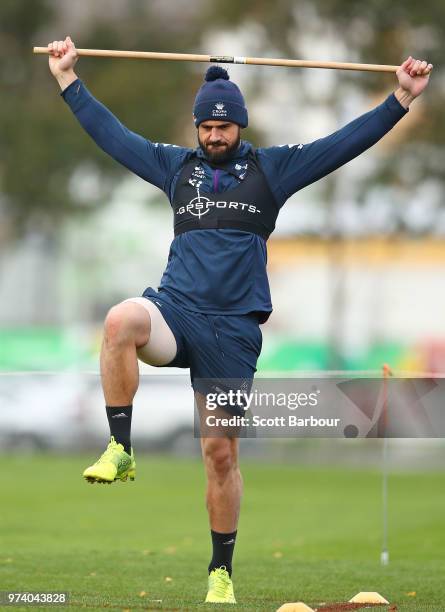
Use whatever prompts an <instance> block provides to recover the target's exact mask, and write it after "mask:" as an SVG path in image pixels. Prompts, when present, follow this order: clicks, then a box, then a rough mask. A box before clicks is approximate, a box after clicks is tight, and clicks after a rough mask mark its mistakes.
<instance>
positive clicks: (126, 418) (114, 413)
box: [105, 405, 133, 454]
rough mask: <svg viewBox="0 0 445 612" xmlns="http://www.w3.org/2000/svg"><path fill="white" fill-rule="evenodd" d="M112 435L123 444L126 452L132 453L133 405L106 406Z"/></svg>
mask: <svg viewBox="0 0 445 612" xmlns="http://www.w3.org/2000/svg"><path fill="white" fill-rule="evenodd" d="M105 408H106V410H107V418H108V424H109V425H110V436H114V439H115V440H116V442H117V443H118V444H122V446H123V447H124V450H125V452H126V453H128V454H130V453H131V440H130V435H131V413H132V412H133V406H132V405H130V406H106V407H105Z"/></svg>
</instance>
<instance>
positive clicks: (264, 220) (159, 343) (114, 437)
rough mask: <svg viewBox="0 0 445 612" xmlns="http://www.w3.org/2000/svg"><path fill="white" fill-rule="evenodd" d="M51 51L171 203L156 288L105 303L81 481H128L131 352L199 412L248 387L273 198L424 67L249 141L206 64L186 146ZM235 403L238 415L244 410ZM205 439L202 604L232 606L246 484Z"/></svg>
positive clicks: (394, 102)
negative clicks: (187, 380)
mask: <svg viewBox="0 0 445 612" xmlns="http://www.w3.org/2000/svg"><path fill="white" fill-rule="evenodd" d="M48 49H49V52H50V59H49V65H50V70H51V72H52V74H53V75H54V77H55V78H56V79H57V81H58V83H59V85H60V87H61V89H62V96H63V98H64V99H65V101H66V102H67V104H68V105H69V106H70V108H71V110H72V111H73V113H74V114H75V115H76V117H77V119H78V120H79V121H80V123H81V125H82V126H83V127H84V129H85V130H86V131H87V132H88V133H89V134H90V136H91V137H92V138H93V139H94V140H95V142H96V143H97V144H98V145H99V146H100V147H101V148H102V149H103V150H104V151H106V152H107V153H108V154H110V155H111V156H112V157H113V158H114V159H116V160H117V161H119V162H120V163H122V164H123V165H125V166H126V167H127V168H129V169H130V170H131V171H133V172H134V173H136V174H137V175H138V176H140V177H141V178H143V179H145V180H146V181H148V182H150V183H152V184H154V185H156V186H157V187H159V188H160V189H162V190H163V191H164V192H165V194H166V195H167V196H168V198H169V200H170V203H171V206H172V209H173V216H174V233H175V237H174V240H173V242H172V244H171V246H170V253H169V257H168V263H167V267H166V270H165V272H164V275H163V277H162V280H161V284H160V286H159V288H158V291H155V290H154V289H152V288H151V287H149V288H147V289H146V290H145V291H144V293H143V296H142V297H135V298H129V299H127V300H124V301H123V302H122V303H120V304H118V305H116V306H114V307H113V308H111V310H110V311H109V313H108V315H107V317H106V320H105V326H104V339H103V345H102V350H101V357H100V364H101V376H102V386H103V391H104V396H105V401H106V411H107V417H108V421H109V425H110V433H111V440H110V443H109V445H108V448H107V450H106V451H105V452H104V454H103V455H102V456H101V457H100V459H99V460H98V461H97V462H96V463H95V464H94V465H92V466H90V467H88V468H87V469H86V470H85V472H84V474H83V475H84V477H85V478H86V479H87V480H89V481H90V482H113V481H115V480H126V479H127V477H130V478H131V479H134V476H135V460H134V454H133V451H132V448H131V442H130V427H131V414H132V403H133V398H134V396H135V393H136V390H137V387H138V375H139V371H138V363H137V358H139V359H141V360H142V361H144V362H146V363H148V364H151V365H154V366H167V365H168V366H176V367H182V368H184V367H189V368H190V375H191V382H192V387H193V389H194V392H195V397H196V401H197V405H198V407H199V408H200V409H201V410H202V408H203V405H204V402H205V396H206V393H208V392H209V389H220V388H221V387H222V388H223V389H231V388H232V387H231V383H230V380H233V379H238V380H241V381H243V384H244V385H247V387H246V386H244V388H249V387H250V385H251V383H252V380H253V376H254V373H255V371H256V363H257V359H258V356H259V354H260V351H261V343H262V336H261V330H260V327H259V325H260V324H261V323H264V322H265V321H266V320H267V318H268V317H269V315H270V313H271V311H272V305H271V300H270V292H269V285H268V280H267V275H266V255H267V253H266V241H267V238H268V237H269V235H270V234H271V233H272V231H273V230H274V227H275V221H276V218H277V215H278V212H279V210H280V208H281V206H283V204H284V203H285V201H286V200H287V199H288V198H289V197H290V196H291V195H292V194H293V193H295V192H296V191H298V190H299V189H302V188H303V187H305V186H306V185H309V184H310V183H313V182H314V181H316V180H318V179H320V178H322V177H324V176H326V175H327V174H329V173H330V172H332V171H333V170H335V169H336V168H338V167H340V166H341V165H343V164H345V163H346V162H348V161H349V160H351V159H353V158H354V157H356V156H357V155H359V154H360V153H362V152H363V151H365V150H366V149H368V148H369V147H370V146H371V145H373V144H374V143H376V142H377V141H378V140H379V139H380V138H381V137H382V136H384V134H386V133H387V132H388V131H389V130H390V129H391V128H392V127H393V126H394V125H395V124H396V123H397V121H399V120H400V119H401V118H402V117H403V116H404V115H405V114H406V113H407V111H408V107H409V105H410V104H411V102H412V101H413V100H414V98H416V97H417V96H418V95H420V93H421V92H422V91H423V90H424V89H425V87H426V86H427V83H428V80H429V73H430V71H431V70H432V65H431V64H427V62H425V61H420V60H415V59H413V58H411V57H409V58H408V59H407V60H406V61H405V62H404V63H403V64H402V65H401V66H400V68H399V70H398V71H397V78H398V82H399V87H398V88H397V90H396V91H395V92H394V93H393V94H391V95H390V96H388V98H387V99H386V100H385V101H384V102H383V103H382V104H381V105H380V106H378V107H376V108H375V109H374V110H372V111H370V112H369V113H366V114H365V115H363V116H361V117H359V118H358V119H356V120H355V121H352V122H351V123H349V124H348V125H346V126H345V127H344V128H342V129H340V130H339V131H337V132H335V133H334V134H332V135H330V136H328V137H326V138H322V139H320V140H317V141H315V142H312V143H310V144H307V145H301V144H300V145H284V146H279V147H268V148H260V149H257V150H255V149H254V148H253V147H252V145H251V144H250V143H248V142H245V141H241V140H240V133H241V128H244V127H246V126H247V123H248V115H247V109H246V106H245V102H244V98H243V96H242V94H241V92H240V90H239V89H238V87H237V86H236V85H235V84H234V83H232V82H231V81H230V80H229V77H228V74H227V72H226V71H225V70H224V69H223V68H221V67H217V66H212V67H211V68H209V70H208V71H207V74H206V77H205V78H206V80H205V82H204V84H203V85H202V87H201V89H200V90H199V92H198V94H197V96H196V100H195V104H194V109H193V114H194V121H195V125H196V127H197V136H198V143H199V146H198V147H197V148H196V149H188V148H184V147H178V146H176V145H166V144H159V143H152V142H150V141H149V140H146V139H145V138H143V137H141V136H138V135H137V134H135V133H133V132H130V131H129V130H127V129H126V128H125V127H124V126H123V125H122V124H121V123H120V122H119V121H118V120H117V119H116V117H114V115H112V113H111V112H110V111H109V110H108V109H106V108H105V107H104V106H103V105H102V104H101V103H99V102H98V101H97V100H95V99H94V98H93V96H92V95H91V94H90V93H89V91H88V90H87V89H86V87H85V86H84V85H83V83H82V82H81V81H80V80H79V79H78V77H77V75H76V74H75V73H74V66H75V64H76V62H77V59H78V58H77V53H76V49H75V46H74V43H73V42H72V41H71V39H70V38H69V37H67V38H66V39H65V40H63V41H62V40H61V41H54V42H53V43H50V44H49V45H48ZM209 380H210V382H209ZM212 381H213V382H212ZM209 385H210V386H209ZM212 385H213V386H212ZM232 412H233V413H234V414H236V413H242V407H240V406H238V407H236V408H234V409H233V410H232ZM201 446H202V453H203V459H204V463H205V468H206V472H207V481H208V484H207V508H208V513H209V521H210V528H211V537H212V544H213V556H212V559H211V562H210V564H209V568H208V571H209V589H208V594H207V598H206V602H215V603H217V602H218V603H219V602H226V603H236V602H235V597H234V593H233V585H232V581H231V575H232V555H233V550H234V546H235V540H236V536H237V524H238V517H239V510H240V500H241V494H242V479H241V474H240V471H239V467H238V440H237V438H236V437H233V436H230V435H226V436H222V437H210V436H205V437H203V438H202V439H201Z"/></svg>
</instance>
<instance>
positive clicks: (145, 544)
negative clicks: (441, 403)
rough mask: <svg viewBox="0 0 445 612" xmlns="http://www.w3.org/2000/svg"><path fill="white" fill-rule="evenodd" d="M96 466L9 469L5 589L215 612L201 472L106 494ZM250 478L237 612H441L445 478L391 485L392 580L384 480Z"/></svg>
mask: <svg viewBox="0 0 445 612" xmlns="http://www.w3.org/2000/svg"><path fill="white" fill-rule="evenodd" d="M91 459H93V457H92V456H89V457H85V456H82V457H80V456H79V457H78V456H74V457H67V456H8V457H2V463H1V465H2V476H1V489H0V491H1V505H0V515H1V520H0V536H1V538H0V589H1V590H8V589H10V590H20V589H26V590H37V591H48V590H49V591H51V590H52V591H55V590H63V591H69V592H70V596H71V602H70V607H71V608H75V609H76V608H82V607H84V608H85V607H86V608H87V609H89V610H103V609H104V608H107V609H112V610H124V609H125V610H127V609H129V610H141V609H149V610H156V609H162V610H195V609H202V610H206V609H215V606H206V605H204V604H203V603H202V601H203V599H204V596H205V592H206V566H207V563H208V560H209V550H210V545H209V531H208V524H207V515H206V511H205V505H204V485H205V479H204V473H203V468H202V465H201V463H200V461H198V460H180V461H178V460H175V459H164V458H153V457H139V458H138V473H137V479H136V481H135V482H134V483H130V482H127V483H116V484H113V485H110V486H109V485H89V484H87V483H85V482H84V481H83V480H82V479H81V477H80V474H81V471H82V470H83V468H84V467H85V466H86V465H88V464H89V463H90V462H91V461H90V460H91ZM243 475H244V482H245V494H244V499H243V507H242V513H241V521H240V525H239V537H238V543H237V547H236V551H235V566H234V567H235V570H234V585H235V594H236V597H237V599H238V602H239V604H238V606H237V609H238V610H255V611H257V610H270V611H271V610H276V609H277V608H278V607H279V606H280V605H281V604H282V603H284V602H286V601H300V600H301V601H305V602H306V603H308V604H311V605H315V604H317V603H319V602H322V601H325V602H332V601H345V600H348V599H349V598H350V597H352V596H353V595H355V594H356V593H357V592H358V591H374V590H375V591H379V592H380V593H382V594H383V595H384V596H386V597H387V598H388V599H389V600H390V601H391V602H393V603H397V605H398V609H399V610H401V611H403V610H406V611H414V610H415V611H423V610H428V611H431V612H432V611H434V612H439V611H441V610H445V578H444V576H445V562H444V557H445V555H444V551H445V529H444V522H445V512H444V510H445V508H444V497H445V473H435V474H429V473H428V474H398V475H391V476H390V481H389V489H390V517H389V532H390V553H391V563H390V565H389V566H388V567H387V568H381V567H380V565H379V556H380V542H381V498H380V487H381V478H380V475H379V474H378V473H377V472H370V471H341V470H334V469H318V468H317V469H306V468H304V469H303V468H299V467H297V466H289V465H274V466H271V465H263V464H261V463H257V464H255V463H253V462H244V463H243ZM167 577H169V578H171V580H168V581H167V580H166V578H167ZM142 591H145V593H146V595H145V596H142V597H141V596H140V593H141V592H142ZM414 591H415V592H416V596H415V597H414V596H409V595H408V593H410V592H414ZM158 599H161V600H162V603H157V602H154V601H151V600H158ZM222 607H223V608H226V606H222ZM16 609H17V608H16ZM28 609H29V608H28Z"/></svg>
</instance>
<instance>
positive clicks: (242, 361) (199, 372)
mask: <svg viewBox="0 0 445 612" xmlns="http://www.w3.org/2000/svg"><path fill="white" fill-rule="evenodd" d="M143 297H145V298H147V299H149V300H152V301H153V302H154V303H155V304H156V306H158V308H159V310H160V311H161V313H162V315H163V317H164V319H165V321H166V323H167V325H168V326H169V327H170V329H171V331H172V332H173V335H174V336H175V339H176V345H177V353H176V357H175V358H174V359H173V361H171V362H170V363H168V364H166V365H165V366H161V367H177V368H190V379H191V383H192V387H193V389H194V390H195V391H199V392H201V393H204V394H206V393H209V392H210V391H211V390H218V391H219V390H221V389H222V390H224V391H227V390H229V389H234V390H236V389H235V387H237V388H239V387H240V386H241V387H242V389H243V390H244V391H246V392H248V391H250V388H251V386H252V382H253V377H254V374H255V372H256V364H257V360H258V357H259V355H260V353H261V346H262V333H261V329H260V326H259V317H258V315H257V314H255V313H249V314H244V315H210V314H204V313H200V312H193V311H191V310H187V309H185V308H183V307H182V306H180V305H179V304H178V303H177V302H174V301H173V300H172V299H171V298H170V296H169V295H168V294H166V293H165V292H157V291H155V290H154V289H153V288H152V287H148V288H147V289H146V290H145V291H144V293H143ZM210 381H211V385H210ZM235 381H237V382H236V383H235ZM209 385H210V386H209Z"/></svg>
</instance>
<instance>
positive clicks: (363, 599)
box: [349, 592, 389, 604]
mask: <svg viewBox="0 0 445 612" xmlns="http://www.w3.org/2000/svg"><path fill="white" fill-rule="evenodd" d="M349 602H350V603H369V604H379V603H382V604H389V601H386V599H385V598H384V597H382V596H381V595H380V594H379V593H375V592H371V593H366V592H363V593H357V595H356V596H355V597H353V598H352V599H350V600H349Z"/></svg>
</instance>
